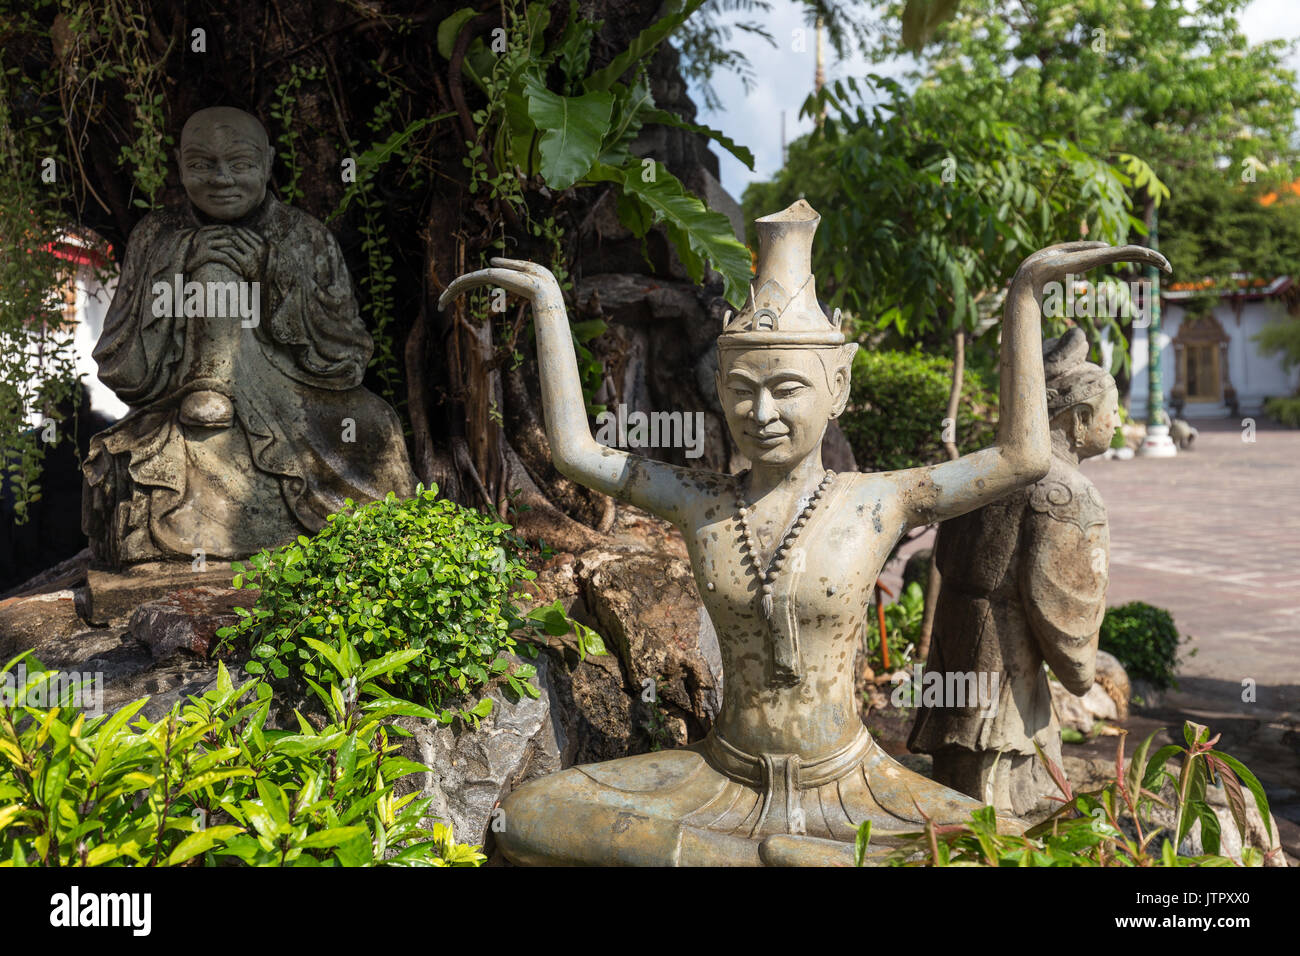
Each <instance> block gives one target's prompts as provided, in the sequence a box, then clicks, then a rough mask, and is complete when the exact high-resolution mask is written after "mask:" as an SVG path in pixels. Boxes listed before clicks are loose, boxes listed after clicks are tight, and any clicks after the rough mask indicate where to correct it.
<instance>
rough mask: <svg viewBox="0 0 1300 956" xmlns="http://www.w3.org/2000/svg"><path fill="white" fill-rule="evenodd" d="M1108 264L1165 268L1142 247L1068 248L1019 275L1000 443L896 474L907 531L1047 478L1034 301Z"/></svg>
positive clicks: (1035, 260)
mask: <svg viewBox="0 0 1300 956" xmlns="http://www.w3.org/2000/svg"><path fill="white" fill-rule="evenodd" d="M1113 262H1144V263H1149V264H1151V265H1155V266H1158V267H1159V268H1161V269H1163V270H1164V271H1166V272H1168V271H1170V269H1169V262H1168V261H1167V260H1166V259H1165V257H1164V256H1162V255H1161V254H1160V253H1159V252H1156V251H1154V250H1152V249H1148V248H1146V247H1144V246H1108V245H1106V243H1104V242H1065V243H1061V244H1059V245H1055V246H1048V247H1047V248H1046V249H1040V250H1039V251H1038V252H1035V253H1034V254H1033V255H1031V256H1029V257H1028V258H1027V259H1025V261H1024V262H1022V263H1021V264H1020V268H1019V269H1017V270H1016V274H1015V277H1014V278H1013V279H1012V280H1011V288H1010V290H1009V291H1008V292H1007V298H1006V305H1005V307H1004V309H1003V318H1002V360H1001V375H1000V387H999V392H998V396H999V398H998V409H999V415H998V430H997V440H996V442H995V443H994V444H993V446H992V447H991V448H985V449H983V450H981V451H977V452H972V453H971V454H969V455H963V456H962V457H960V458H958V459H956V460H955V461H948V462H944V463H942V464H939V465H930V466H927V467H924V468H914V469H910V470H908V471H904V472H899V473H897V476H896V477H897V478H898V479H899V483H900V486H901V487H900V490H901V491H902V492H903V499H904V502H905V508H906V511H907V521H908V524H909V525H913V526H915V525H920V524H929V523H931V522H934V521H943V520H945V519H947V518H952V517H955V516H957V515H961V514H965V513H966V512H968V511H972V510H974V509H975V508H978V507H980V506H982V505H986V504H988V503H989V502H991V501H996V500H997V499H999V498H1001V497H1002V496H1003V495H1005V494H1007V493H1008V492H1010V491H1012V490H1014V489H1016V488H1019V487H1021V486H1023V485H1027V484H1030V483H1031V482H1035V481H1037V480H1038V479H1040V478H1042V477H1043V475H1045V474H1047V470H1048V467H1049V465H1050V463H1051V439H1050V434H1051V432H1050V429H1049V427H1048V421H1047V400H1046V392H1045V386H1044V383H1043V354H1042V348H1043V342H1042V331H1041V321H1042V313H1041V311H1040V309H1039V297H1040V296H1041V294H1042V289H1043V286H1044V284H1045V283H1047V282H1052V281H1057V282H1064V281H1065V280H1066V277H1067V275H1080V274H1082V273H1085V272H1087V271H1088V270H1089V269H1095V268H1097V267H1098V266H1104V265H1109V264H1110V263H1113Z"/></svg>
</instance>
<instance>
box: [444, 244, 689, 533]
mask: <svg viewBox="0 0 1300 956" xmlns="http://www.w3.org/2000/svg"><path fill="white" fill-rule="evenodd" d="M492 265H493V268H491V269H480V270H478V271H477V272H470V273H467V274H466V275H463V276H461V277H460V278H458V279H456V280H455V281H454V282H452V283H451V284H450V285H449V286H448V287H447V290H446V291H445V292H443V294H442V295H441V296H440V297H439V299H438V307H439V308H440V309H442V308H446V306H447V303H448V302H450V301H451V300H452V299H454V298H455V297H456V296H458V295H460V294H461V293H462V292H465V291H466V290H468V289H475V288H479V287H482V286H499V287H501V288H503V289H505V290H506V291H508V292H512V293H514V294H515V295H518V296H522V297H523V298H525V299H527V300H528V301H529V302H531V303H532V306H533V321H534V325H535V327H536V330H537V358H538V364H539V365H540V366H541V387H542V412H543V415H544V418H545V422H546V440H547V441H548V442H549V443H550V446H551V459H552V460H553V461H554V462H555V468H556V470H557V471H559V472H560V473H561V474H562V475H564V476H566V477H568V478H571V479H573V480H574V481H576V482H578V483H579V484H582V485H586V486H587V487H588V488H592V489H594V490H596V491H599V492H601V493H603V494H607V495H610V496H611V497H613V498H617V499H618V500H620V501H626V502H629V503H631V504H633V505H636V506H637V507H639V508H644V509H645V510H646V511H649V512H650V513H652V514H655V515H658V516H659V517H661V518H664V519H665V520H668V521H671V522H672V523H674V524H680V523H681V521H682V520H683V514H682V508H683V505H684V503H685V501H686V499H687V496H685V495H684V494H683V489H682V478H681V474H682V473H683V472H686V469H682V468H678V467H677V466H675V465H670V464H667V463H666V462H661V461H655V460H654V459H652V458H644V457H642V456H640V455H633V454H629V453H628V452H626V451H622V450H620V449H617V448H608V447H606V446H604V445H602V444H600V443H599V442H597V441H596V439H595V438H593V437H592V434H591V426H590V425H589V424H588V423H587V406H586V402H585V401H584V400H583V397H582V382H581V379H580V378H579V376H578V361H577V357H576V355H575V354H574V348H573V337H572V333H571V332H570V331H569V319H568V315H567V313H566V312H565V309H564V295H563V293H562V292H561V291H560V286H559V283H558V282H556V281H555V276H554V275H552V274H551V271H550V270H549V269H547V268H546V267H545V266H540V265H538V264H537V263H535V262H521V261H519V260H516V259H493V260H492Z"/></svg>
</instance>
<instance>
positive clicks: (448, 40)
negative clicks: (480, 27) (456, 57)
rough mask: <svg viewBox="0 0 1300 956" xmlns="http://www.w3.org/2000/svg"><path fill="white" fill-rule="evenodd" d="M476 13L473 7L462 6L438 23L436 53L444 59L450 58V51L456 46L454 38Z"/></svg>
mask: <svg viewBox="0 0 1300 956" xmlns="http://www.w3.org/2000/svg"><path fill="white" fill-rule="evenodd" d="M477 14H478V11H477V10H475V9H474V8H473V7H462V8H461V9H459V10H457V11H456V12H455V13H453V14H452V15H451V16H449V17H447V18H446V19H445V20H443V21H442V22H441V23H439V24H438V41H437V43H438V53H439V55H441V56H442V58H443V59H444V60H450V59H451V54H452V51H453V50H454V49H455V48H456V38H457V37H458V36H460V31H461V30H462V29H463V28H464V26H465V24H467V23H469V21H470V20H473V19H474V17H475V16H477Z"/></svg>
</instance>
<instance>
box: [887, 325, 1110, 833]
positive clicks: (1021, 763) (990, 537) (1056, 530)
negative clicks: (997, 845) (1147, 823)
mask: <svg viewBox="0 0 1300 956" xmlns="http://www.w3.org/2000/svg"><path fill="white" fill-rule="evenodd" d="M1087 357H1088V340H1087V338H1086V337H1085V336H1084V334H1083V331H1082V330H1081V329H1078V328H1072V329H1070V331H1069V332H1068V333H1067V334H1066V335H1064V336H1062V337H1061V338H1060V339H1057V340H1053V341H1051V342H1048V343H1047V347H1046V349H1045V354H1044V359H1043V362H1044V367H1045V372H1046V388H1047V392H1046V396H1047V410H1048V414H1049V415H1050V416H1051V429H1052V460H1051V467H1050V468H1049V469H1048V472H1047V474H1046V475H1044V476H1043V477H1042V478H1040V479H1039V480H1038V481H1036V482H1034V483H1033V484H1031V485H1028V486H1026V487H1024V488H1021V489H1019V490H1017V491H1014V492H1012V493H1011V494H1010V495H1007V496H1006V497H1005V498H1002V499H1001V500H999V501H995V502H993V503H992V504H988V505H985V506H984V507H983V508H980V509H978V510H976V511H972V512H970V513H969V514H965V515H962V516H961V517H956V518H951V519H949V520H948V521H945V522H944V523H943V526H942V528H941V530H940V534H939V545H938V549H937V550H938V554H937V556H936V560H937V561H938V562H939V571H940V573H941V575H942V580H943V586H942V589H941V590H940V591H939V600H938V604H937V606H936V608H935V618H934V632H933V636H932V643H931V645H930V659H929V660H928V661H927V662H926V669H927V670H933V671H936V672H938V673H941V674H951V673H969V672H975V673H994V674H998V675H999V681H998V685H997V686H998V687H999V690H998V700H997V702H996V706H995V707H989V708H984V707H980V706H977V705H974V704H972V703H970V702H967V703H966V705H965V706H953V701H945V702H944V703H945V704H946V706H944V707H921V709H920V710H919V712H918V713H917V717H916V723H915V724H914V725H913V727H912V734H911V738H910V739H909V740H908V744H907V745H908V748H909V749H911V750H913V751H915V752H917V753H929V754H933V755H934V777H935V779H936V780H938V781H940V782H941V783H944V784H946V785H947V786H949V787H952V788H953V789H955V790H960V791H962V792H963V793H967V794H970V795H971V796H973V797H977V798H979V799H981V800H987V801H988V802H991V803H992V804H993V806H994V807H996V808H997V809H998V811H999V812H1000V813H1006V814H1009V815H1012V816H1016V817H1024V816H1037V815H1040V814H1041V812H1042V811H1043V810H1045V809H1047V808H1049V807H1050V806H1052V804H1051V803H1050V801H1048V800H1047V799H1046V798H1047V797H1049V796H1057V795H1059V791H1058V790H1057V787H1056V785H1055V784H1054V783H1053V782H1052V778H1051V777H1050V775H1049V774H1048V773H1047V769H1046V767H1045V766H1044V765H1043V763H1042V762H1041V761H1040V760H1039V759H1038V757H1037V755H1036V754H1035V749H1034V745H1035V743H1037V745H1038V746H1039V747H1041V748H1042V750H1043V753H1045V754H1046V755H1047V756H1048V757H1050V758H1051V759H1052V760H1053V761H1055V763H1056V765H1057V766H1058V767H1059V766H1060V765H1061V728H1060V724H1059V723H1058V722H1057V717H1056V714H1055V712H1054V711H1053V710H1052V694H1051V690H1050V688H1049V687H1048V683H1047V671H1046V669H1045V667H1044V662H1046V666H1047V667H1050V668H1051V669H1052V673H1053V674H1055V675H1056V677H1057V679H1058V680H1060V681H1061V683H1062V684H1063V685H1065V687H1066V688H1068V689H1069V691H1070V692H1071V693H1073V694H1076V695H1083V694H1086V693H1087V692H1088V690H1089V689H1090V688H1091V687H1092V682H1093V668H1094V665H1095V664H1096V659H1097V636H1098V629H1099V628H1100V627H1101V619H1102V616H1103V615H1104V614H1105V612H1106V584H1107V580H1108V575H1107V559H1108V555H1109V543H1110V538H1109V534H1108V531H1107V526H1106V506H1105V505H1104V504H1103V503H1102V500H1101V496H1100V495H1098V494H1097V489H1096V488H1095V487H1093V484H1092V482H1091V481H1089V480H1088V479H1087V478H1086V477H1084V476H1083V475H1082V474H1080V472H1079V461H1080V459H1083V458H1091V457H1092V456H1093V455H1099V454H1101V453H1102V452H1104V451H1105V450H1106V449H1107V448H1109V447H1110V441H1111V438H1112V437H1113V436H1114V434H1115V429H1116V428H1118V427H1119V396H1118V392H1117V391H1116V388H1115V380H1114V379H1112V378H1111V377H1110V375H1109V374H1107V372H1106V371H1105V370H1104V369H1102V368H1101V367H1100V366H1097V365H1093V364H1092V363H1090V362H1088V361H1087ZM995 763H996V767H995Z"/></svg>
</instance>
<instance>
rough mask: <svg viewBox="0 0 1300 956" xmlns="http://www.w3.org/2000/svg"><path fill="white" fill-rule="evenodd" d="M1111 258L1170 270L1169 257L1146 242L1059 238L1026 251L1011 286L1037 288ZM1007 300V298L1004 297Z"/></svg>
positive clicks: (1107, 263)
mask: <svg viewBox="0 0 1300 956" xmlns="http://www.w3.org/2000/svg"><path fill="white" fill-rule="evenodd" d="M1115 262H1145V263H1147V264H1148V265H1153V266H1156V267H1157V268H1159V269H1161V270H1163V271H1164V272H1172V271H1173V270H1172V269H1171V268H1170V267H1169V260H1168V259H1166V258H1165V257H1164V256H1162V255H1161V254H1160V253H1158V252H1156V251H1155V250H1154V249H1148V248H1147V247H1146V246H1111V245H1107V244H1106V243H1104V242H1090V241H1079V242H1061V243H1058V244H1056V245H1054V246H1048V247H1047V248H1045V249H1039V250H1038V251H1037V252H1035V253H1033V254H1031V255H1029V256H1028V257H1026V258H1025V260H1024V261H1023V262H1021V263H1020V268H1019V269H1017V270H1016V275H1015V278H1014V279H1012V280H1011V285H1012V288H1015V287H1016V286H1017V284H1021V283H1027V284H1028V285H1029V287H1030V288H1032V289H1034V290H1035V291H1037V290H1038V289H1039V287H1040V286H1041V285H1042V284H1043V283H1044V282H1051V281H1052V280H1054V279H1064V278H1065V277H1066V276H1067V275H1080V274H1082V273H1084V272H1087V271H1088V270H1089V269H1096V268H1098V267H1099V266H1105V265H1110V264H1112V263H1115ZM1008 301H1010V300H1008Z"/></svg>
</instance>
